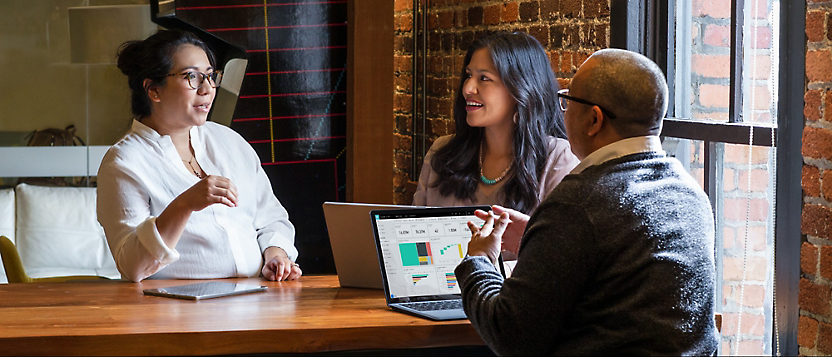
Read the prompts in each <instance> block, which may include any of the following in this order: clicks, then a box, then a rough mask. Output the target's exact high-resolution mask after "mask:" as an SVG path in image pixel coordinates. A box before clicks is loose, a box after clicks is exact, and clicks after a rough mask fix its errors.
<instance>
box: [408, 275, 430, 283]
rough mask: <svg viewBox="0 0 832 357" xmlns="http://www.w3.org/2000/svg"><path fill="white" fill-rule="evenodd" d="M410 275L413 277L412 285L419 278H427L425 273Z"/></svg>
mask: <svg viewBox="0 0 832 357" xmlns="http://www.w3.org/2000/svg"><path fill="white" fill-rule="evenodd" d="M410 277H411V278H412V279H413V285H416V283H418V282H419V280H422V279H424V278H427V277H428V275H427V274H413V275H411V276H410Z"/></svg>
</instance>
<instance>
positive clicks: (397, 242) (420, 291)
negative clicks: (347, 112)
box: [371, 206, 490, 302]
mask: <svg viewBox="0 0 832 357" xmlns="http://www.w3.org/2000/svg"><path fill="white" fill-rule="evenodd" d="M477 209H481V210H485V211H488V210H489V209H490V208H489V207H488V206H478V207H449V208H425V209H419V210H390V211H373V212H371V218H372V221H373V228H374V230H375V236H376V244H377V248H378V252H379V263H380V264H381V268H382V275H383V279H384V281H385V291H386V293H387V297H388V300H394V301H400V302H401V301H416V300H430V299H434V298H441V296H442V295H459V294H460V289H459V285H458V284H457V280H456V275H454V269H455V268H456V266H457V265H458V264H459V262H460V261H462V258H463V257H464V256H465V254H466V253H467V251H468V241H470V240H471V230H470V229H469V228H468V222H469V221H471V222H474V223H476V224H482V223H483V221H482V220H481V219H479V218H477V217H476V216H475V215H474V211H476V210H477ZM456 298H458V296H456Z"/></svg>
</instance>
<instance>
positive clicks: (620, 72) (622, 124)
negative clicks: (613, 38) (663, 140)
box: [583, 48, 668, 138]
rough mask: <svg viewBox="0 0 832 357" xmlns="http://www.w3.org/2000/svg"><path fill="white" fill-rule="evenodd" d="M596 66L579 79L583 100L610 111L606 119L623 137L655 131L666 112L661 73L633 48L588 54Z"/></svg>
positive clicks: (659, 128) (666, 98)
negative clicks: (611, 113) (613, 115)
mask: <svg viewBox="0 0 832 357" xmlns="http://www.w3.org/2000/svg"><path fill="white" fill-rule="evenodd" d="M590 58H592V59H594V60H595V62H596V66H595V67H594V68H592V70H591V71H590V72H589V73H588V74H587V77H586V78H585V82H584V83H583V86H584V89H585V94H584V96H585V97H586V99H587V100H589V101H592V102H594V103H597V104H598V105H600V106H602V107H604V109H607V110H609V111H611V112H613V114H615V119H611V120H610V123H611V124H612V126H613V128H614V129H615V130H616V131H617V132H618V134H620V135H622V136H623V137H625V138H626V137H634V136H644V135H658V134H659V133H660V132H661V127H662V119H663V118H664V115H665V113H666V112H667V101H668V91H667V82H666V81H665V79H664V73H662V70H661V68H659V66H658V65H656V63H654V62H653V61H651V60H650V59H649V58H647V57H644V56H643V55H640V54H638V53H635V52H631V51H626V50H620V49H611V48H610V49H603V50H600V51H598V52H595V53H594V54H592V56H590Z"/></svg>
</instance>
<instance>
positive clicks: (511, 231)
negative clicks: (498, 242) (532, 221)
mask: <svg viewBox="0 0 832 357" xmlns="http://www.w3.org/2000/svg"><path fill="white" fill-rule="evenodd" d="M491 209H492V212H494V213H495V214H499V215H502V214H503V213H508V218H509V221H510V222H509V223H508V226H507V227H506V229H505V233H504V234H503V242H502V250H506V251H509V252H512V253H514V254H515V255H517V253H519V251H520V238H522V237H523V232H525V231H526V224H528V223H529V216H528V215H526V214H524V213H522V212H519V211H515V210H513V209H510V208H505V207H502V206H498V205H493V206H491ZM474 214H476V215H477V217H479V218H480V219H482V220H486V219H488V217H492V216H493V215H492V214H491V213H489V212H485V211H482V210H477V211H476V212H474ZM472 232H473V230H472Z"/></svg>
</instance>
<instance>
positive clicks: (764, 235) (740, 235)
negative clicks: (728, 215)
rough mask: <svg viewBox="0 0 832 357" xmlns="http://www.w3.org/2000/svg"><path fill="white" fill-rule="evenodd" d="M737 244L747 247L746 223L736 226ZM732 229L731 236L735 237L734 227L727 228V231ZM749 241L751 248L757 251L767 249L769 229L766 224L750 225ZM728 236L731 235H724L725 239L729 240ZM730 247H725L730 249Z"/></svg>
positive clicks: (741, 247) (740, 247)
mask: <svg viewBox="0 0 832 357" xmlns="http://www.w3.org/2000/svg"><path fill="white" fill-rule="evenodd" d="M735 229H736V244H737V247H738V248H739V249H745V239H746V237H745V224H741V225H740V226H738V227H736V228H735ZM728 230H730V231H731V233H730V234H731V235H730V238H731V239H733V235H734V229H731V228H727V227H726V231H728ZM748 232H749V234H748V242H749V244H750V246H751V249H752V250H754V251H756V252H761V251H764V250H765V249H766V244H768V242H767V240H768V230H767V228H766V227H765V226H749V227H748ZM727 238H729V236H727V235H726V236H723V239H724V240H725V241H726V242H727V240H728V239H727ZM728 248H729V247H727V246H726V247H725V249H728Z"/></svg>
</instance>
